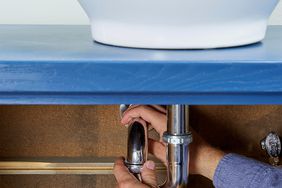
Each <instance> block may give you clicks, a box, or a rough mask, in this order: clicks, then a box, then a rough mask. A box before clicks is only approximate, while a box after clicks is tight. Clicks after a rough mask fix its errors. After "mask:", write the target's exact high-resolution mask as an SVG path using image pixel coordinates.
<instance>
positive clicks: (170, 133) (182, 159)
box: [162, 105, 192, 188]
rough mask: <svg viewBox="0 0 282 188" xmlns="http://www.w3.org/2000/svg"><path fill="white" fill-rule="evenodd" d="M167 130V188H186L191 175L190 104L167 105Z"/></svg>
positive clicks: (165, 140) (165, 136)
mask: <svg viewBox="0 0 282 188" xmlns="http://www.w3.org/2000/svg"><path fill="white" fill-rule="evenodd" d="M167 115H168V117H167V121H168V122H167V132H165V133H164V135H163V141H164V142H165V143H166V144H167V181H166V183H165V185H164V186H162V187H165V188H184V187H185V188H186V187H187V185H188V175H189V144H190V143H191V142H192V134H191V133H190V131H189V107H188V105H171V106H168V107H167Z"/></svg>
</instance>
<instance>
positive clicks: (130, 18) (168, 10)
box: [79, 0, 279, 49]
mask: <svg viewBox="0 0 282 188" xmlns="http://www.w3.org/2000/svg"><path fill="white" fill-rule="evenodd" d="M278 1H279V0H79V2H80V4H81V5H82V7H83V8H84V10H85V11H86V13H87V15H88V17H89V18H90V22H91V28H92V36H93V39H94V40H95V41H98V42H101V43H105V44H111V45H117V46H125V47H136V48H162V49H199V48H200V49H201V48H219V47H231V46H240V45H246V44H251V43H255V42H258V41H261V40H262V39H263V38H264V36H265V32H266V28H267V21H268V18H269V16H270V15H271V13H272V11H273V10H274V8H275V6H276V5H277V3H278Z"/></svg>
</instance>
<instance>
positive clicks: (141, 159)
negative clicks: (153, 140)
mask: <svg viewBox="0 0 282 188" xmlns="http://www.w3.org/2000/svg"><path fill="white" fill-rule="evenodd" d="M147 135H148V134H147V126H146V125H144V124H142V123H140V122H138V121H135V122H133V123H132V124H131V125H129V127H128V140H127V158H126V161H125V164H126V166H127V168H128V169H129V171H130V172H131V173H133V174H134V175H135V177H137V178H138V179H139V180H140V181H142V179H141V176H140V174H141V168H142V166H143V164H144V163H145V162H146V161H147V155H148V136H147Z"/></svg>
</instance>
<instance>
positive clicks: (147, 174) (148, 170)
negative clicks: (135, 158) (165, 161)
mask: <svg viewBox="0 0 282 188" xmlns="http://www.w3.org/2000/svg"><path fill="white" fill-rule="evenodd" d="M114 175H115V177H116V180H117V182H118V185H117V188H133V187H134V188H152V187H158V185H157V178H156V172H155V163H154V162H153V161H147V162H146V163H145V164H144V166H143V168H142V170H141V177H142V183H141V182H140V181H138V180H137V179H136V178H135V177H134V176H133V174H131V173H130V172H129V170H128V169H127V167H126V166H125V165H124V159H123V158H119V159H118V160H116V162H115V166H114Z"/></svg>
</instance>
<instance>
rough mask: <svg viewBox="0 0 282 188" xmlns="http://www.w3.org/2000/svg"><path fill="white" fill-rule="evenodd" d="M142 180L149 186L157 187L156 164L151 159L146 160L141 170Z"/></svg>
mask: <svg viewBox="0 0 282 188" xmlns="http://www.w3.org/2000/svg"><path fill="white" fill-rule="evenodd" d="M141 177H142V182H143V183H145V184H147V185H149V186H150V187H157V186H158V183H157V176H156V165H155V163H154V162H153V161H146V163H145V164H144V165H143V168H142V171H141Z"/></svg>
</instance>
